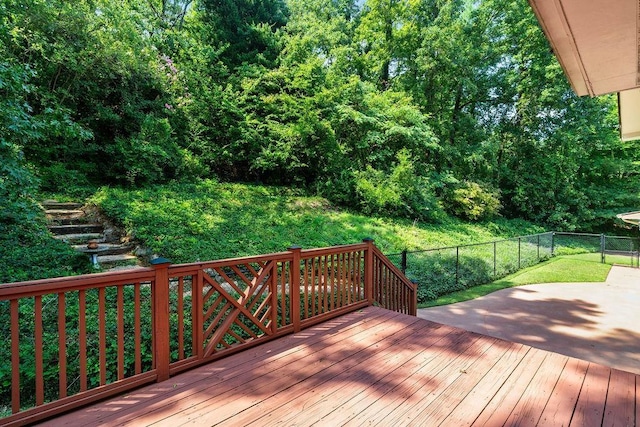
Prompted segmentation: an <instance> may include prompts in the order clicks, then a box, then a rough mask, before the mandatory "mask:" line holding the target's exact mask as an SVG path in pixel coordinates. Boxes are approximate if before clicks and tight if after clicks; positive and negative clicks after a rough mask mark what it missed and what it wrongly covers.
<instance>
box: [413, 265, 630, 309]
mask: <svg viewBox="0 0 640 427" xmlns="http://www.w3.org/2000/svg"><path fill="white" fill-rule="evenodd" d="M593 255H594V254H579V255H562V256H558V257H555V258H552V259H550V260H549V261H545V262H543V263H540V264H538V265H535V266H533V267H529V268H526V269H524V270H521V271H518V272H517V273H514V274H511V275H509V276H507V277H505V278H503V279H500V280H496V281H495V282H493V283H489V284H486V285H480V286H475V287H473V288H469V289H465V290H463V291H458V292H453V293H450V294H447V295H443V296H441V297H440V298H437V299H435V300H432V301H428V302H426V303H423V304H420V305H419V308H426V307H435V306H438V305H447V304H453V303H456V302H461V301H467V300H470V299H474V298H478V297H481V296H483V295H487V294H490V293H491V292H495V291H497V290H500V289H505V288H512V287H514V286H520V285H531V284H536V283H570V282H604V281H605V280H606V278H607V275H608V274H609V270H611V265H610V264H602V263H600V258H599V257H600V254H596V255H598V257H597V260H596V259H594V257H593ZM625 258H626V259H627V260H628V258H627V257H625ZM627 262H628V261H627Z"/></svg>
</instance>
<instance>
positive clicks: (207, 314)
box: [0, 240, 416, 425]
mask: <svg viewBox="0 0 640 427" xmlns="http://www.w3.org/2000/svg"><path fill="white" fill-rule="evenodd" d="M372 304H377V305H380V306H382V307H385V308H388V309H390V310H395V311H399V312H402V313H407V314H413V315H415V314H416V290H415V285H414V284H413V283H411V282H409V281H408V280H407V279H406V278H405V277H404V276H403V275H402V273H401V272H400V270H398V269H397V268H396V267H395V266H394V265H393V264H392V263H391V262H390V261H389V260H388V259H387V258H386V257H385V256H384V255H382V253H381V252H380V251H379V250H378V249H377V248H376V247H375V246H374V245H373V241H371V240H365V241H363V243H360V244H355V245H347V246H337V247H331V248H324V249H310V250H302V249H300V248H298V247H292V248H290V249H289V250H288V251H287V252H281V253H276V254H269V255H261V256H255V257H247V258H237V259H227V260H221V261H212V262H205V263H196V264H183V265H171V264H170V263H169V261H168V260H164V259H158V260H155V261H154V265H153V267H151V268H145V269H140V270H134V271H128V272H115V273H102V274H93V275H85V276H77V277H65V278H57V279H50V280H38V281H31V282H22V283H10V284H4V285H0V334H1V335H0V338H2V339H3V344H2V345H0V351H1V354H0V357H2V358H3V362H4V363H3V364H2V365H0V387H2V388H1V389H0V399H1V400H0V410H3V411H4V416H5V417H4V418H0V424H14V425H20V424H27V423H31V422H35V421H38V420H41V419H44V418H47V417H50V416H53V415H55V414H58V413H61V412H64V411H67V410H70V409H73V408H76V407H79V406H81V405H84V404H86V403H89V402H92V401H95V400H98V399H102V398H104V397H107V396H111V395H115V394H119V393H122V392H124V391H126V390H129V389H132V388H135V387H138V386H140V385H142V384H145V383H149V382H154V381H158V382H159V381H164V380H166V379H168V378H169V377H170V376H171V375H174V374H176V373H178V372H181V371H184V370H186V369H189V368H192V367H194V366H197V365H200V364H203V363H207V362H209V361H211V360H215V359H217V358H219V357H223V356H226V355H229V354H232V353H234V352H237V351H241V350H243V349H246V348H248V347H250V346H254V345H257V344H260V343H262V342H265V341H267V340H270V339H273V338H276V337H279V336H282V335H284V334H288V333H292V332H296V331H299V330H301V329H303V328H305V327H308V326H311V325H313V324H316V323H319V322H322V321H325V320H328V319H330V318H333V317H336V316H339V315H341V314H344V313H347V312H349V311H353V310H357V309H359V308H362V307H365V306H368V305H372Z"/></svg>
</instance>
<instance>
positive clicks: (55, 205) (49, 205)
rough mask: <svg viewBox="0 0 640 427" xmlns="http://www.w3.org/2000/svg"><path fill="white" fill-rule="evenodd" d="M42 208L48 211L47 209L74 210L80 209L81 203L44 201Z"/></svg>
mask: <svg viewBox="0 0 640 427" xmlns="http://www.w3.org/2000/svg"><path fill="white" fill-rule="evenodd" d="M42 207H43V208H45V209H47V210H49V209H55V210H58V209H65V210H75V209H80V208H81V207H82V203H76V202H58V201H55V200H45V201H44V202H42Z"/></svg>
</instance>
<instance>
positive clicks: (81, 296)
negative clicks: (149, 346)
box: [78, 289, 139, 392]
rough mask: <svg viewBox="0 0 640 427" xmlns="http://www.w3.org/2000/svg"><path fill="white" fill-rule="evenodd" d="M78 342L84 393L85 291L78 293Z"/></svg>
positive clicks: (85, 375) (85, 355)
mask: <svg viewBox="0 0 640 427" xmlns="http://www.w3.org/2000/svg"><path fill="white" fill-rule="evenodd" d="M138 313H139V311H138ZM78 340H79V343H78V345H79V353H80V354H79V358H80V361H79V365H80V391H81V392H82V391H87V292H86V291H85V290H84V289H83V290H81V291H79V292H78Z"/></svg>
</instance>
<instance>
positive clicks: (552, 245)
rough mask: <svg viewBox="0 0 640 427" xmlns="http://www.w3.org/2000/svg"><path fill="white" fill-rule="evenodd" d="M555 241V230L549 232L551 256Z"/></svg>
mask: <svg viewBox="0 0 640 427" xmlns="http://www.w3.org/2000/svg"><path fill="white" fill-rule="evenodd" d="M555 243H556V232H555V231H552V232H551V256H553V252H554V250H555Z"/></svg>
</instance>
